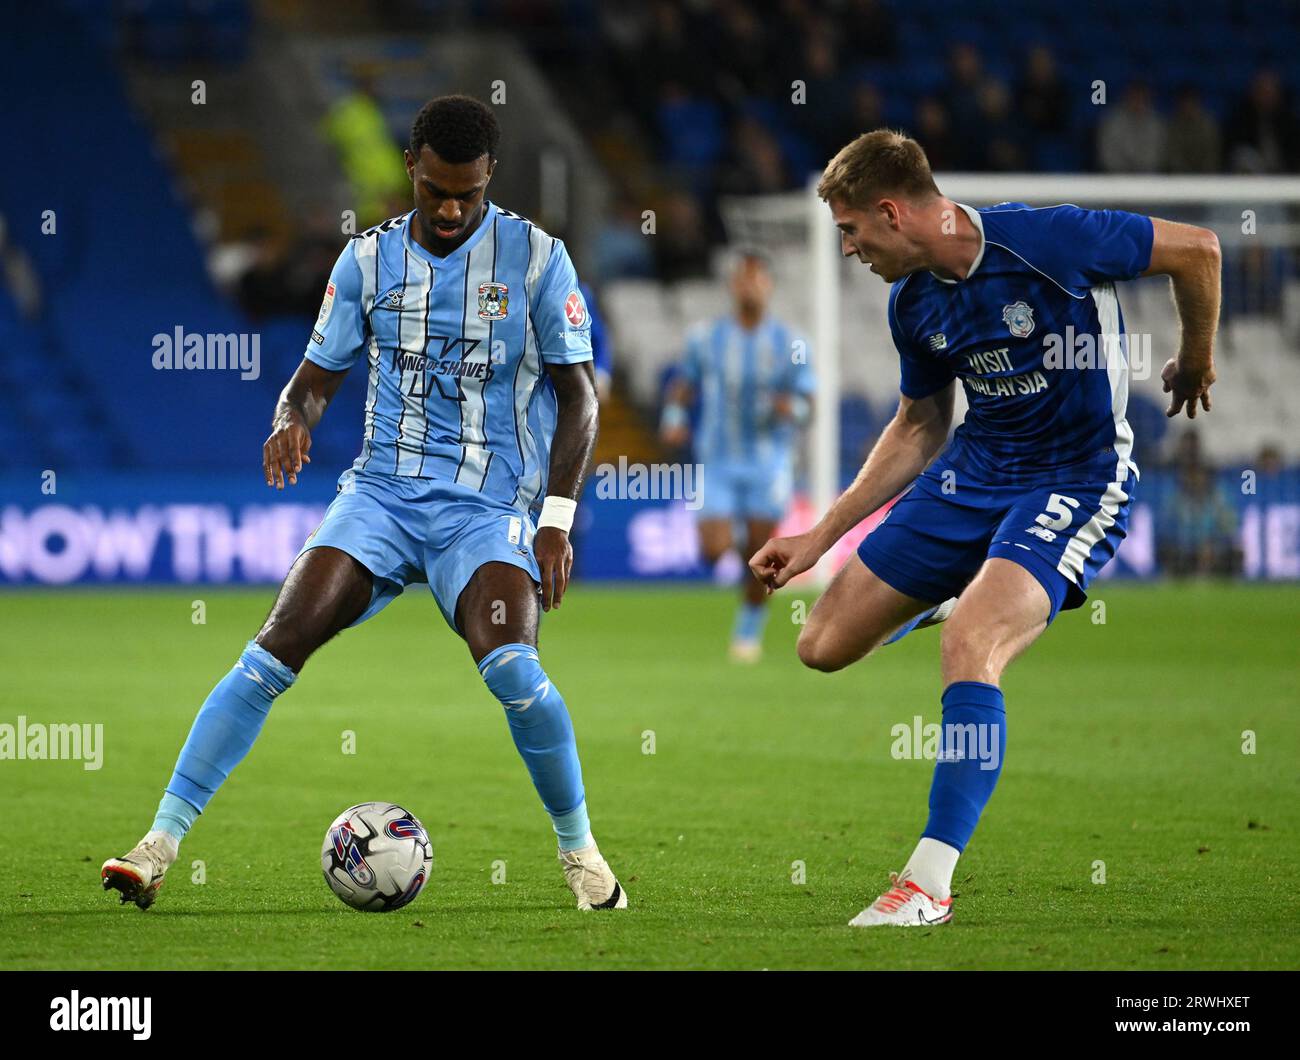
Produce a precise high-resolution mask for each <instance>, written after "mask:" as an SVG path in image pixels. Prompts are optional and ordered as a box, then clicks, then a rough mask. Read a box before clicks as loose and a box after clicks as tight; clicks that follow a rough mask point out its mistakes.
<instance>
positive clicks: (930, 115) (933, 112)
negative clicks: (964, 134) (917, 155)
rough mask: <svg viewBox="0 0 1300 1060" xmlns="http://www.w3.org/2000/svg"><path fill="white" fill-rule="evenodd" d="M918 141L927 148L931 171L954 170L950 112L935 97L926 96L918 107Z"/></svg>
mask: <svg viewBox="0 0 1300 1060" xmlns="http://www.w3.org/2000/svg"><path fill="white" fill-rule="evenodd" d="M875 127H877V126H871V128H875ZM916 139H917V140H918V141H919V142H920V144H921V146H922V147H924V148H925V154H926V157H927V158H929V160H930V167H931V169H933V170H934V171H935V172H943V171H944V170H946V169H952V168H953V158H954V157H955V153H954V150H953V143H952V129H951V128H950V127H949V125H948V112H947V111H946V110H944V109H943V104H942V103H940V102H939V101H938V100H937V99H935V98H934V97H933V96H926V97H925V98H924V99H922V100H921V101H920V102H919V103H917V105H916Z"/></svg>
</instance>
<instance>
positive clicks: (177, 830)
mask: <svg viewBox="0 0 1300 1060" xmlns="http://www.w3.org/2000/svg"><path fill="white" fill-rule="evenodd" d="M296 677H297V675H296V674H294V672H293V671H292V670H290V669H289V667H287V666H285V665H284V663H282V662H280V660H279V659H277V658H276V657H275V656H274V655H272V654H271V653H270V652H269V651H267V650H266V649H265V648H263V647H262V646H261V645H260V644H258V643H257V642H256V641H252V640H250V641H249V642H248V646H247V647H246V648H244V651H243V654H242V655H240V656H239V661H238V662H237V663H235V668H234V669H233V670H231V671H230V673H228V674H226V676H225V677H223V678H222V679H221V681H220V682H218V684H217V686H216V688H214V689H213V690H212V691H211V692H210V693H208V698H207V699H206V700H205V701H204V703H203V706H202V707H201V708H200V710H199V713H198V716H197V717H196V718H195V719H194V724H193V725H192V726H191V727H190V734H189V736H188V737H187V738H186V740H185V746H184V747H182V748H181V753H180V757H178V758H177V759H176V770H175V772H173V773H172V779H171V781H170V782H169V783H168V785H167V794H166V795H164V796H163V800H162V802H161V803H160V804H159V806H158V816H157V817H156V818H154V825H153V826H154V828H156V829H160V830H161V831H164V832H169V833H171V834H172V835H174V836H175V837H176V838H177V839H178V840H180V839H183V838H185V833H186V832H188V831H189V829H190V826H191V825H192V824H193V823H194V820H195V818H197V817H198V815H199V814H200V813H202V812H203V810H204V809H205V808H206V807H207V805H208V801H209V800H210V799H211V798H212V796H213V795H215V794H216V793H217V789H218V788H219V787H221V785H222V783H223V782H224V781H225V779H226V778H227V777H228V776H230V771H231V770H232V769H234V768H235V766H237V765H238V764H239V763H240V762H242V761H243V760H244V756H245V755H247V754H248V752H249V749H250V748H251V747H252V746H253V741H254V740H256V739H257V734H258V733H259V732H261V731H262V724H263V723H264V722H265V721H266V715H267V713H268V712H269V711H270V709H271V704H272V702H274V700H275V697H276V696H278V695H279V694H280V693H281V692H283V691H284V690H285V689H287V688H288V687H289V686H290V685H292V684H293V682H294V680H295V679H296Z"/></svg>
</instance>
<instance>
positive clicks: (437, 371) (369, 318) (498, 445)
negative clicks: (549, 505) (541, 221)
mask: <svg viewBox="0 0 1300 1060" xmlns="http://www.w3.org/2000/svg"><path fill="white" fill-rule="evenodd" d="M412 215H413V214H406V215H404V216H401V217H394V218H391V219H390V220H387V221H385V222H383V223H382V224H380V225H376V226H375V227H374V228H371V229H369V230H367V231H365V232H363V233H361V234H360V235H357V236H354V237H353V238H352V240H351V241H350V242H349V243H348V245H347V246H346V247H344V249H343V252H342V254H340V255H339V259H338V261H337V263H336V264H335V266H334V271H333V273H332V274H331V276H330V282H329V285H328V287H327V288H326V291H325V300H324V302H323V303H322V305H321V309H320V315H319V316H318V317H317V319H316V325H315V328H314V329H313V331H312V335H311V339H310V341H309V342H308V344H307V352H306V357H307V359H308V360H309V361H312V362H314V363H315V364H318V365H320V366H321V367H323V368H328V369H330V370H332V371H343V370H345V369H348V368H350V367H352V365H353V364H355V363H356V362H357V360H358V359H359V358H360V357H362V355H363V354H364V356H365V358H366V361H367V364H368V366H369V385H368V388H367V392H366V408H365V428H364V439H363V441H362V446H361V453H360V455H359V456H358V457H357V459H356V461H355V463H354V464H353V468H354V469H355V470H357V471H365V472H370V473H382V474H389V475H399V476H410V477H414V478H427V479H442V480H446V481H450V482H456V483H459V484H461V485H463V486H467V487H469V488H470V489H473V490H476V491H479V492H481V493H484V494H487V495H488V496H491V497H492V498H494V499H497V500H503V501H505V502H506V503H508V504H513V505H515V506H517V507H520V508H522V509H524V510H527V509H528V508H530V507H532V506H534V505H535V504H536V503H539V502H540V498H541V497H542V495H543V493H544V491H545V488H546V477H547V471H548V464H549V458H550V442H551V437H552V435H553V434H554V431H555V415H556V403H555V394H554V390H553V388H551V387H549V386H546V385H544V383H545V382H546V376H545V369H544V367H543V365H544V364H574V363H577V362H579V361H587V360H590V359H591V341H590V335H591V329H590V318H589V316H588V313H587V308H586V303H585V301H584V300H583V297H582V294H581V291H580V289H579V286H578V278H577V276H576V274H575V273H574V269H573V263H572V262H571V261H570V260H569V254H568V251H567V250H565V247H564V244H563V243H562V242H561V241H560V240H558V239H555V238H554V237H552V236H549V235H547V234H546V233H545V232H543V231H542V230H541V229H540V228H538V227H537V226H536V225H534V224H533V223H532V222H531V221H528V220H526V219H525V218H523V217H520V216H519V215H518V214H514V213H511V212H510V211H508V210H503V209H501V208H500V207H498V206H496V205H495V204H493V203H490V202H489V203H487V205H486V211H485V213H484V217H483V220H482V221H481V222H480V223H479V226H478V228H476V229H475V230H474V232H473V234H472V235H470V237H469V238H468V239H467V240H465V242H464V243H462V244H461V245H460V246H459V247H457V248H456V249H455V250H454V251H453V252H452V253H450V254H448V255H447V256H446V257H444V258H439V257H437V256H435V255H433V254H430V253H429V252H428V251H427V250H425V249H424V248H423V247H421V246H420V245H419V244H418V243H417V242H416V241H415V240H414V239H413V238H412V237H411V233H410V223H411V217H412Z"/></svg>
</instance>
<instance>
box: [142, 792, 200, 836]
mask: <svg viewBox="0 0 1300 1060" xmlns="http://www.w3.org/2000/svg"><path fill="white" fill-rule="evenodd" d="M198 819H199V808H198V807H197V806H191V805H190V804H189V803H188V802H186V801H185V800H184V799H178V798H177V797H176V796H175V795H173V794H172V793H171V792H170V791H165V792H163V797H162V802H160V803H158V814H157V816H155V817H154V819H153V827H154V829H155V830H157V831H162V832H169V833H170V834H171V835H173V836H175V837H176V842H178V843H179V842H180V841H181V840H182V839H184V838H185V833H186V832H188V831H189V830H190V829H191V828H193V827H194V822H195V821H197V820H198Z"/></svg>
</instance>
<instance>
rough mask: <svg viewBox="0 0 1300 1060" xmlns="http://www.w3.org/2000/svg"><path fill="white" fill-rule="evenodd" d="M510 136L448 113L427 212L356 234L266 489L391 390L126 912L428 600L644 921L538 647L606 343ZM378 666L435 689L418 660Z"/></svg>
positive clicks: (579, 833)
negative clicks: (520, 170) (592, 816)
mask: <svg viewBox="0 0 1300 1060" xmlns="http://www.w3.org/2000/svg"><path fill="white" fill-rule="evenodd" d="M499 138H500V133H499V129H498V126H497V121H496V117H495V115H494V114H493V113H492V111H491V109H490V108H489V107H487V106H485V105H484V104H482V103H480V102H478V101H477V100H474V99H470V98H468V97H466V96H442V97H439V98H437V99H434V100H432V101H431V102H429V103H428V104H427V105H426V106H425V107H424V108H423V109H422V110H421V111H420V113H419V114H418V115H417V116H416V119H415V123H414V125H413V127H412V129H411V139H410V147H409V150H408V151H407V152H406V170H407V175H408V176H409V178H410V180H411V183H412V185H413V186H414V197H415V209H414V210H412V211H411V212H410V213H407V214H405V215H402V216H398V217H393V218H391V219H389V220H387V221H384V222H383V223H382V224H380V225H377V226H375V227H374V228H371V229H369V230H368V231H366V232H363V233H362V234H361V235H358V236H355V237H353V239H352V240H351V241H350V242H349V244H348V245H347V246H346V247H345V248H344V249H343V253H342V254H341V255H340V256H339V259H338V263H337V264H336V265H335V266H334V271H333V274H332V275H331V277H330V282H329V285H328V286H327V288H326V292H325V300H324V303H323V304H322V306H321V310H320V314H319V316H318V317H317V318H316V326H315V329H314V330H313V331H312V334H311V339H310V341H309V342H308V343H307V350H306V353H305V355H304V359H303V362H302V364H301V365H300V366H299V368H298V370H297V372H296V373H295V374H294V376H293V378H292V379H291V380H290V381H289V384H288V386H286V387H285V389H284V392H283V394H281V396H280V402H279V404H278V406H277V407H276V411H275V418H274V421H273V426H272V433H271V436H270V437H269V438H268V439H267V440H266V443H265V445H264V446H263V449H262V462H263V474H264V475H265V478H266V484H267V485H268V486H271V485H273V484H274V485H275V486H276V487H277V488H279V489H283V488H284V484H285V481H286V480H287V481H288V482H289V484H290V485H293V484H296V483H297V481H298V475H299V474H300V473H301V472H302V469H303V466H304V465H305V464H308V463H310V462H311V457H310V456H309V455H308V452H309V450H310V449H311V431H312V430H313V429H314V428H315V427H316V425H317V423H319V422H320V418H321V416H322V415H323V414H324V412H325V408H326V406H327V405H328V404H329V402H330V399H331V398H333V396H334V394H335V393H336V392H337V391H338V388H339V385H340V384H341V383H342V380H343V376H344V374H345V373H346V372H347V371H348V369H349V368H351V367H352V366H353V365H355V364H356V363H357V362H358V361H364V362H366V363H367V364H368V368H369V379H370V383H369V391H368V395H367V399H366V409H365V438H364V441H363V443H362V449H361V455H360V456H358V457H357V459H356V461H355V463H354V464H353V466H352V467H351V468H350V469H349V470H347V471H345V472H344V473H343V475H342V476H340V478H339V492H338V496H337V497H336V498H335V499H334V502H333V503H332V504H331V505H330V507H329V510H328V511H327V512H326V515H325V519H324V521H323V522H322V523H321V525H320V526H319V527H318V528H317V529H316V531H315V533H313V534H312V536H311V537H310V538H309V539H308V540H307V543H306V544H305V545H304V546H303V549H302V551H301V552H300V553H299V555H298V558H297V560H296V561H295V562H294V565H293V568H292V569H291V570H290V571H289V574H288V576H287V577H286V578H285V581H284V584H283V585H282V586H281V588H280V595H279V597H278V599H277V600H276V602H275V606H274V607H273V608H272V610H271V613H270V615H269V616H268V617H267V619H266V623H265V624H264V625H263V626H262V629H261V631H260V632H259V633H258V634H257V636H256V638H254V639H253V640H251V641H249V643H248V645H247V646H246V647H245V649H244V651H243V653H242V654H241V655H240V657H239V660H238V662H236V664H235V667H234V669H232V670H231V671H230V673H229V674H227V675H226V676H225V678H223V679H222V680H221V682H220V683H218V685H217V686H216V687H215V688H214V689H213V690H212V692H211V693H210V694H209V696H208V698H207V701H206V702H205V703H204V704H203V707H202V709H201V710H200V711H199V713H198V717H197V718H196V719H195V721H194V725H193V727H192V728H191V730H190V734H189V738H188V739H187V740H186V741H185V745H184V747H182V749H181V753H180V757H179V758H178V759H177V762H176V767H175V771H174V773H173V774H172V778H171V781H170V782H169V783H168V785H167V788H166V791H165V793H164V795H163V798H162V802H161V803H160V804H159V807H158V812H157V815H156V817H155V819H154V823H153V826H152V828H151V829H150V830H149V832H148V833H147V834H146V835H145V836H144V838H143V839H142V840H141V841H140V842H139V843H138V844H137V845H136V846H135V848H134V849H132V850H131V851H130V852H128V853H127V854H124V855H123V856H122V857H120V858H110V859H109V860H108V861H107V862H105V863H104V866H103V869H102V870H101V877H102V880H103V884H104V887H105V888H110V887H112V888H116V889H117V890H118V891H120V892H121V894H122V901H123V902H128V901H134V902H135V903H136V904H137V905H138V906H139V907H140V908H142V909H144V908H148V906H150V905H151V904H152V903H153V901H154V899H155V897H156V896H157V893H158V888H159V887H161V886H162V883H163V878H164V876H165V874H166V872H167V869H168V868H169V867H170V866H171V864H172V863H173V862H174V861H175V859H176V857H177V853H178V848H179V844H180V841H181V840H182V839H183V838H184V837H185V835H186V833H187V832H188V831H189V829H190V827H191V826H192V825H193V824H194V822H195V820H196V819H197V818H198V816H199V814H200V813H201V812H202V811H203V810H204V809H205V808H206V807H207V805H208V802H209V800H210V799H211V798H212V797H213V795H215V794H216V791H217V789H218V788H219V787H220V786H221V785H222V784H223V783H224V782H225V780H226V778H227V777H228V776H229V774H230V772H231V770H233V769H234V768H235V766H236V765H238V764H239V762H241V761H242V760H243V759H244V757H245V756H246V755H247V754H248V752H249V751H250V750H251V749H252V746H253V741H254V740H255V739H256V738H257V735H258V733H259V732H260V731H261V729H262V725H263V723H264V722H265V721H266V717H267V715H268V713H269V712H270V709H271V705H272V703H273V702H274V701H275V698H276V697H277V696H278V695H280V694H281V693H283V692H285V691H287V690H288V689H289V687H290V686H291V685H292V684H293V683H294V681H296V680H297V677H298V674H299V673H300V672H301V670H302V668H303V665H304V664H305V663H306V661H307V659H308V657H309V656H310V655H311V654H312V653H313V652H315V651H316V649H318V648H319V647H320V646H321V645H323V644H324V643H325V642H326V641H328V640H329V639H330V638H331V637H333V636H334V635H335V634H337V633H339V632H340V631H341V630H343V629H345V628H347V627H349V626H354V625H357V624H358V623H360V622H364V621H365V620H366V619H368V618H370V617H371V616H373V615H375V614H376V613H377V612H378V611H379V610H380V609H381V608H383V607H384V606H385V605H386V604H387V603H388V602H389V601H391V600H393V599H395V598H396V597H397V596H398V595H399V594H400V593H401V592H402V590H403V589H404V588H405V587H406V586H407V585H411V584H418V583H427V584H428V586H429V589H430V591H431V592H432V594H433V598H434V600H435V602H436V603H437V605H438V607H439V609H440V610H441V611H442V615H443V618H444V619H445V620H446V621H447V624H448V625H449V626H451V628H452V629H453V630H454V631H455V632H456V633H457V634H458V635H459V636H460V637H462V638H463V639H464V640H465V643H466V646H467V647H468V649H469V652H470V655H471V656H472V658H473V660H474V662H475V664H476V665H477V667H478V672H479V674H480V676H481V677H482V679H483V681H484V683H485V684H486V685H487V687H488V689H489V690H490V691H491V692H492V694H493V695H494V696H495V697H496V698H497V700H498V701H499V702H500V703H501V705H502V707H503V708H504V710H505V716H506V720H507V722H508V724H509V727H510V733H511V736H512V737H513V738H514V742H515V747H516V749H517V750H518V752H519V754H520V757H521V758H522V759H523V761H524V764H525V765H526V767H527V769H528V772H529V774H530V775H531V777H532V780H533V784H534V787H535V788H536V790H537V794H538V796H539V797H540V799H541V802H542V805H543V806H544V807H545V809H546V811H547V813H548V814H549V815H550V817H551V821H552V824H553V827H554V830H555V834H556V837H557V839H558V845H559V853H558V857H559V861H560V865H561V868H562V869H563V872H564V878H565V881H566V883H567V884H568V885H569V888H570V890H571V891H572V892H573V894H574V897H575V898H576V899H577V905H578V908H579V909H583V910H587V909H594V908H603V909H614V908H617V909H622V908H625V907H626V906H627V895H626V894H625V893H624V892H623V890H622V888H621V887H620V886H619V883H618V881H617V880H616V879H615V878H614V873H613V872H612V870H611V869H610V867H609V865H608V864H607V863H606V861H605V859H604V858H603V857H602V856H601V853H600V851H599V849H598V848H597V846H596V843H595V840H594V839H593V838H592V835H591V830H590V825H589V822H588V818H587V802H586V796H585V792H584V789H583V783H582V770H581V766H580V764H579V761H578V749H577V745H576V743H575V741H574V735H573V725H572V723H571V722H570V720H569V713H568V710H567V708H566V706H565V703H564V699H563V697H562V696H561V695H560V692H559V689H558V688H556V686H555V685H554V683H552V681H551V679H550V677H549V676H548V675H547V673H546V672H545V671H544V670H543V669H542V665H541V662H540V660H539V658H538V653H537V627H538V612H539V610H541V611H549V610H550V609H551V608H552V607H559V606H560V601H561V599H562V597H563V596H564V592H565V588H566V586H567V584H568V580H569V573H570V571H571V569H572V566H573V549H572V547H571V546H570V544H569V529H570V527H571V525H572V522H573V513H574V509H575V508H576V504H577V497H578V495H579V492H580V491H581V488H582V481H583V478H584V476H585V474H586V470H587V466H588V464H589V462H590V460H591V453H592V449H593V447H594V446H595V442H596V420H597V411H598V406H597V400H596V379H595V373H594V372H593V370H592V363H591V361H592V354H591V341H590V326H589V320H588V315H587V309H586V305H585V303H584V302H583V299H582V295H581V293H580V291H579V288H578V279H577V276H576V275H575V273H574V268H573V264H572V262H571V261H570V260H569V254H568V251H567V250H566V249H565V247H564V244H563V243H562V242H561V241H560V240H558V239H555V238H554V237H552V236H550V235H547V234H546V233H545V232H543V231H542V230H541V229H539V228H538V227H537V226H536V225H534V224H533V223H532V222H531V221H528V220H526V219H524V218H522V217H520V216H519V215H518V214H513V213H511V212H510V211H508V210H504V209H501V208H500V207H498V206H497V205H496V204H495V203H492V202H490V201H488V199H487V197H486V192H487V186H488V181H489V180H490V179H491V177H492V172H493V169H494V168H495V166H496V151H497V143H498V140H499ZM543 381H545V382H544V383H543ZM535 513H538V518H537V522H536V529H534V521H533V517H534V514H535ZM376 665H382V666H394V665H405V666H408V667H409V668H410V670H411V672H412V675H413V676H415V675H419V674H422V673H423V668H422V665H421V661H420V660H419V659H410V660H394V659H379V660H376ZM419 708H420V704H419V703H418V702H414V701H413V703H412V709H419Z"/></svg>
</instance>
